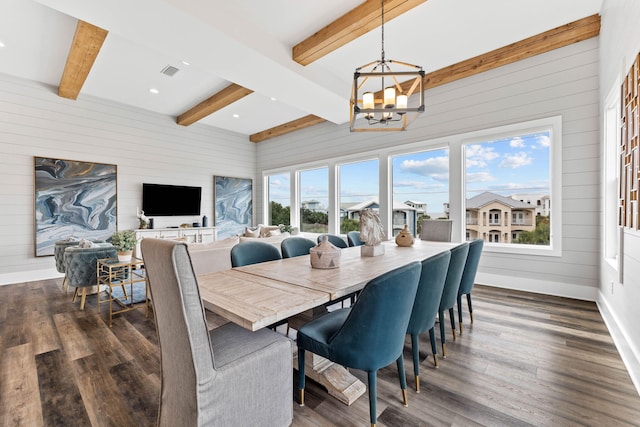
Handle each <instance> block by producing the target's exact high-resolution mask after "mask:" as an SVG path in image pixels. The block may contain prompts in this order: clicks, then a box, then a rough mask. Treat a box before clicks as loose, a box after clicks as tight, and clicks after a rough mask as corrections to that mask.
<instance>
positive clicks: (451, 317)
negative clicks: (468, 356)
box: [449, 307, 456, 341]
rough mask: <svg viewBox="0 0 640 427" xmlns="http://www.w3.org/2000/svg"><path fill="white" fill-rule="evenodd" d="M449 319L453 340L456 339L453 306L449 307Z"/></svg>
mask: <svg viewBox="0 0 640 427" xmlns="http://www.w3.org/2000/svg"><path fill="white" fill-rule="evenodd" d="M449 320H451V333H452V334H453V340H454V341H455V340H456V313H455V311H453V307H451V308H450V309H449Z"/></svg>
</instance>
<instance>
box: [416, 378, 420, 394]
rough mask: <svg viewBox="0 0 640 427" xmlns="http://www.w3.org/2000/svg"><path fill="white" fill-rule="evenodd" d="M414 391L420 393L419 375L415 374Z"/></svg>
mask: <svg viewBox="0 0 640 427" xmlns="http://www.w3.org/2000/svg"><path fill="white" fill-rule="evenodd" d="M416 393H420V375H416Z"/></svg>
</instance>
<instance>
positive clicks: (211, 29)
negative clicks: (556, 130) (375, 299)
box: [0, 0, 603, 135]
mask: <svg viewBox="0 0 640 427" xmlns="http://www.w3.org/2000/svg"><path fill="white" fill-rule="evenodd" d="M602 2H603V0H484V1H478V0H428V1H427V2H426V3H424V4H422V5H420V6H417V7H416V8H414V9H412V10H410V11H409V12H407V13H405V14H404V15H402V16H400V17H398V18H396V19H394V20H391V21H388V22H387V23H385V52H386V57H387V58H388V59H394V60H400V61H404V62H408V63H413V64H419V65H422V66H423V67H424V70H425V71H426V72H429V71H433V70H437V69H440V68H442V67H445V66H447V65H451V64H454V63H456V62H459V61H462V60H464V59H467V58H470V57H473V56H476V55H479V54H482V53H486V52H489V51H491V50H494V49H497V48H500V47H502V46H504V45H507V44H510V43H513V42H516V41H519V40H522V39H524V38H526V37H530V36H533V35H535V34H539V33H542V32H544V31H547V30H550V29H552V28H555V27H558V26H560V25H563V24H566V23H568V22H572V21H576V20H578V19H581V18H584V17H587V16H590V15H593V14H597V13H599V12H600V9H601V6H602ZM361 3H362V0H233V1H220V0H218V1H211V0H108V1H105V0H0V7H1V10H0V42H2V43H3V44H4V45H5V46H4V47H1V48H0V72H2V73H6V74H10V75H15V76H19V77H22V78H26V79H30V80H35V81H38V82H42V83H45V84H49V85H53V86H57V85H58V84H59V82H60V77H61V75H62V72H63V69H64V64H65V61H66V58H67V54H68V51H69V46H70V44H71V40H72V39H73V34H74V32H75V27H76V22H77V19H81V20H83V21H86V22H89V23H91V24H93V25H97V26H99V27H102V28H104V29H106V30H108V31H109V34H108V36H107V38H106V41H105V43H104V45H103V47H102V49H101V50H100V54H99V55H98V58H97V60H96V62H95V64H94V66H93V68H92V70H91V73H90V74H89V77H88V78H87V81H86V82H85V85H84V86H83V89H82V92H81V94H80V97H82V96H84V95H91V96H95V97H99V98H104V99H108V100H111V101H115V102H119V103H123V104H127V105H131V106H135V107H138V108H142V109H145V110H150V111H154V112H158V113H161V114H167V115H171V116H177V115H179V114H181V113H183V112H185V111H186V110H188V109H189V108H191V107H192V106H194V105H196V104H197V103H199V102H201V101H203V100H204V99H207V98H208V97H210V96H211V95H213V94H214V93H216V92H218V91H219V90H221V89H223V88H224V87H226V86H228V85H229V84H230V83H231V82H233V83H237V84H239V85H241V86H244V87H247V88H249V89H252V90H253V91H254V93H253V94H251V95H249V96H247V97H245V98H243V99H241V100H240V101H238V102H235V103H233V104H231V105H229V106H227V107H225V108H223V109H221V110H220V111H218V112H216V113H214V114H212V115H210V116H208V117H206V118H204V119H202V120H200V122H199V123H201V124H205V125H211V126H216V127H220V128H224V129H227V130H231V131H234V132H239V133H242V134H245V135H250V134H253V133H256V132H260V131H263V130H266V129H269V128H272V127H274V126H278V125H281V124H284V123H286V122H289V121H291V120H295V119H297V118H300V117H303V116H306V115H308V114H314V115H316V116H319V117H323V118H325V119H327V120H329V121H332V122H334V123H345V122H347V121H348V118H349V94H350V87H351V83H352V76H353V71H354V69H355V68H356V67H357V66H360V65H363V64H366V63H369V62H371V61H373V60H375V59H379V57H380V37H381V36H380V29H379V28H378V29H375V30H373V31H371V32H370V33H368V34H366V35H364V36H362V37H360V38H358V39H357V40H355V41H353V42H351V43H349V44H347V45H346V46H343V47H341V48H339V49H338V50H336V51H334V52H332V53H330V54H328V55H326V56H325V57H323V58H321V59H319V60H318V61H316V62H314V63H312V64H310V65H308V66H307V67H303V66H301V65H299V64H297V63H295V62H294V61H292V60H291V48H292V47H293V46H294V45H295V44H297V43H299V42H300V41H302V40H304V39H305V38H307V37H308V36H310V35H312V34H313V33H315V32H316V31H318V30H319V29H321V28H322V27H324V26H325V25H327V24H329V23H330V22H332V21H333V20H335V19H337V18H339V17H340V16H342V15H343V14H344V13H346V12H348V11H349V10H351V9H353V8H355V7H356V6H358V5H359V4H361ZM182 61H188V62H189V63H190V65H184V64H183V63H182ZM166 65H172V66H174V67H177V68H179V69H180V71H179V72H178V73H177V74H175V76H173V77H168V76H165V75H163V74H161V73H160V71H161V70H162V69H163V68H164V67H165V66H166ZM152 87H154V88H157V89H158V90H159V91H160V93H159V94H156V95H154V94H151V93H150V92H149V89H150V88H152ZM427 95H428V94H427ZM272 98H275V99H276V100H275V101H273V100H272ZM234 114H237V115H239V116H240V117H239V118H234V117H233V115H234Z"/></svg>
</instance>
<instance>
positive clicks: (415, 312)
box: [407, 251, 451, 393]
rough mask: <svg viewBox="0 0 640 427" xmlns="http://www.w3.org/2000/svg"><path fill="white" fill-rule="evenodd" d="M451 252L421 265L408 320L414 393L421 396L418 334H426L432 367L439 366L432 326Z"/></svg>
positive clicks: (436, 256) (436, 313)
mask: <svg viewBox="0 0 640 427" xmlns="http://www.w3.org/2000/svg"><path fill="white" fill-rule="evenodd" d="M450 260H451V252H450V251H447V252H444V253H441V254H438V255H434V256H432V257H429V258H427V259H425V260H423V261H422V270H421V273H420V282H418V292H417V293H416V300H415V301H414V303H413V309H412V310H411V319H410V320H409V326H408V327H407V334H409V335H411V351H412V354H413V373H414V375H415V378H416V385H415V387H416V392H417V393H420V347H419V342H420V334H422V333H424V332H427V331H429V339H430V340H431V352H432V355H433V363H434V364H435V366H438V349H437V347H436V334H435V324H436V316H437V315H438V307H439V306H440V299H441V298H442V291H443V289H444V281H445V279H446V277H447V270H448V268H449V261H450Z"/></svg>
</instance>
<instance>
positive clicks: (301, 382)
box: [298, 347, 304, 406]
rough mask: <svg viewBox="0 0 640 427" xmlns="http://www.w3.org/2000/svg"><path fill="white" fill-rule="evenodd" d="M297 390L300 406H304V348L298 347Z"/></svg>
mask: <svg viewBox="0 0 640 427" xmlns="http://www.w3.org/2000/svg"><path fill="white" fill-rule="evenodd" d="M298 388H299V389H300V406H304V348H300V347H298Z"/></svg>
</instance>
